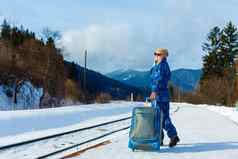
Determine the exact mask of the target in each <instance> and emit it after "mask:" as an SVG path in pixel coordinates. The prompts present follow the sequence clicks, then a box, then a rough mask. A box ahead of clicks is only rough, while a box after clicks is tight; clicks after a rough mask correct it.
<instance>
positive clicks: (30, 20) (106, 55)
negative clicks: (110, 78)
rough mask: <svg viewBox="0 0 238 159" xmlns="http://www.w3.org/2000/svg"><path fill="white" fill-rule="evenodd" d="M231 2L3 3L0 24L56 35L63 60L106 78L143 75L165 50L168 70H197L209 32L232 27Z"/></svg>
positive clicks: (233, 4) (233, 6)
mask: <svg viewBox="0 0 238 159" xmlns="http://www.w3.org/2000/svg"><path fill="white" fill-rule="evenodd" d="M237 7H238V1H237V0H229V1H227V0H199V1H198V0H179V1H178V0H150V1H148V0H147V1H146V0H130V1H128V0H117V1H112V0H97V1H96V0H40V1H36V0H4V1H1V5H0V20H1V19H3V18H7V19H9V20H10V22H11V23H12V24H13V25H20V24H23V25H24V26H25V27H27V28H30V29H31V30H33V31H34V32H36V33H40V32H41V30H42V28H44V27H50V28H51V29H53V30H59V31H60V32H61V33H62V35H63V37H62V39H61V41H59V43H58V45H59V46H61V47H63V48H64V50H65V53H67V54H68V55H69V56H66V59H68V60H73V61H75V62H78V63H80V64H83V52H84V50H85V49H88V56H89V57H88V65H89V68H91V69H94V70H96V71H99V72H101V73H107V72H110V71H113V70H116V69H138V70H148V69H149V68H150V67H151V65H152V63H153V51H154V49H155V48H157V47H165V48H168V49H169V52H170V56H169V64H170V66H171V69H177V68H192V69H197V68H201V67H202V55H204V53H203V52H202V49H201V45H202V43H203V42H204V41H205V38H206V34H207V33H208V32H209V30H210V29H211V28H212V27H213V26H216V25H218V26H224V25H225V24H226V23H227V22H228V21H230V20H231V21H232V22H233V23H234V24H236V25H237V24H238V16H237V15H238V13H237Z"/></svg>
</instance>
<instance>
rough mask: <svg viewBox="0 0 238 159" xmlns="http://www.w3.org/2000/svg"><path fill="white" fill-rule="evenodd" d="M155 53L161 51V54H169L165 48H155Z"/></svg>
mask: <svg viewBox="0 0 238 159" xmlns="http://www.w3.org/2000/svg"><path fill="white" fill-rule="evenodd" d="M155 53H162V54H164V55H165V56H166V57H168V56H169V51H168V49H165V48H157V49H156V50H155Z"/></svg>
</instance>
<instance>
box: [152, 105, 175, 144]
mask: <svg viewBox="0 0 238 159" xmlns="http://www.w3.org/2000/svg"><path fill="white" fill-rule="evenodd" d="M156 105H157V107H158V106H159V107H160V110H161V111H162V112H163V124H162V126H163V129H164V130H166V131H167V135H168V137H169V138H173V137H175V136H177V130H176V128H175V126H174V125H173V123H172V121H171V118H170V115H169V107H170V106H169V102H160V101H157V104H156ZM158 123H160V121H158ZM162 139H164V133H163V132H162ZM162 141H163V140H162Z"/></svg>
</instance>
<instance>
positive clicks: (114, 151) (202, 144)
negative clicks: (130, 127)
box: [75, 103, 238, 159]
mask: <svg viewBox="0 0 238 159" xmlns="http://www.w3.org/2000/svg"><path fill="white" fill-rule="evenodd" d="M173 106H179V107H180V109H179V111H177V112H176V113H174V114H173V115H172V119H173V121H174V123H175V125H176V127H177V130H178V132H179V136H180V138H181V142H180V143H179V145H178V146H177V147H175V148H168V147H167V146H163V147H162V148H161V151H160V152H146V151H136V152H132V151H130V150H129V149H128V147H127V143H128V131H127V133H126V134H124V135H121V136H120V137H115V138H113V139H111V142H112V143H110V144H107V145H104V146H100V147H98V148H94V149H91V150H88V151H86V152H84V153H82V154H81V155H80V156H79V157H75V158H80V159H99V158H100V159H107V158H113V159H157V158H161V159H191V158H192V159H204V158H209V159H236V158H238V133H237V132H238V124H235V123H234V122H233V121H232V120H230V119H234V121H235V120H236V119H237V112H236V111H234V109H232V108H224V107H215V106H208V105H192V104H186V103H173V104H172V107H173ZM226 112H229V113H226ZM224 114H226V116H227V117H224V116H223V115H224ZM233 117H235V118H233ZM168 142H169V141H168V139H167V138H166V141H165V143H168Z"/></svg>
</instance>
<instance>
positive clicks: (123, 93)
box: [64, 61, 144, 99]
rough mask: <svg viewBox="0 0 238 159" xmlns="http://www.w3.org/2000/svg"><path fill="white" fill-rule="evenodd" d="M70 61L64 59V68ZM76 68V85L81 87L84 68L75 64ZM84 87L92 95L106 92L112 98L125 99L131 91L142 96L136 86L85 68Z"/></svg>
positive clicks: (142, 93)
mask: <svg viewBox="0 0 238 159" xmlns="http://www.w3.org/2000/svg"><path fill="white" fill-rule="evenodd" d="M70 64H71V63H70V62H67V61H64V66H65V67H66V68H68V67H70ZM76 68H77V70H78V72H79V73H78V77H77V79H78V85H80V86H81V88H83V79H84V68H83V67H82V66H80V65H77V64H76ZM86 89H87V91H88V92H90V94H91V95H92V96H95V95H96V94H97V93H108V94H110V95H111V96H112V98H113V99H126V98H128V96H130V94H131V93H133V94H134V95H135V97H137V96H143V95H144V92H143V91H142V90H141V89H139V88H137V87H136V86H131V85H128V84H126V83H124V82H120V81H118V80H115V79H111V78H109V77H107V76H105V75H103V74H101V73H98V72H96V71H93V70H90V69H87V71H86Z"/></svg>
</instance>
